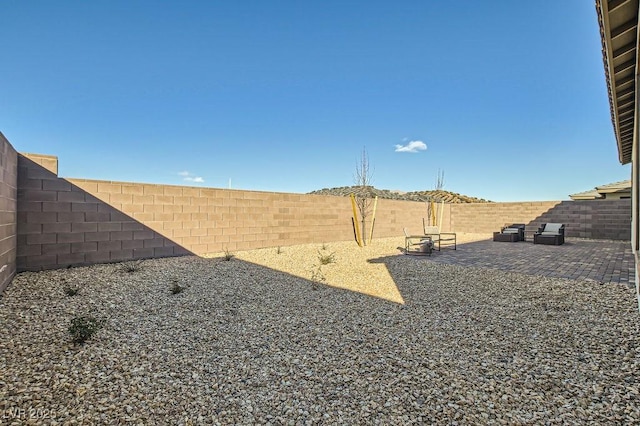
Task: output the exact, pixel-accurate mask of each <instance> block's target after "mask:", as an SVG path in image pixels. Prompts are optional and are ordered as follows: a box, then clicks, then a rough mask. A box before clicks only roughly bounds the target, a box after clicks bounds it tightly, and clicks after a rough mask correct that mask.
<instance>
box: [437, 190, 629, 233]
mask: <svg viewBox="0 0 640 426" xmlns="http://www.w3.org/2000/svg"><path fill="white" fill-rule="evenodd" d="M448 208H449V209H450V224H449V225H450V226H451V227H452V228H453V229H455V230H457V231H458V232H478V233H485V232H487V233H488V232H493V231H498V230H500V227H501V226H504V225H505V224H508V223H524V224H525V225H526V226H527V229H531V230H534V229H537V228H538V227H539V226H540V225H542V224H543V223H547V222H556V223H564V224H565V225H566V230H565V233H566V236H568V237H580V238H593V239H607V240H630V239H631V200H629V199H625V200H584V201H539V202H519V203H481V204H450V205H448Z"/></svg>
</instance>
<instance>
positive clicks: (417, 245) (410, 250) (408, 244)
mask: <svg viewBox="0 0 640 426" xmlns="http://www.w3.org/2000/svg"><path fill="white" fill-rule="evenodd" d="M402 230H403V231H404V254H415V255H428V256H431V253H432V252H433V240H432V239H431V237H430V236H428V235H411V234H410V233H409V232H408V231H407V228H402Z"/></svg>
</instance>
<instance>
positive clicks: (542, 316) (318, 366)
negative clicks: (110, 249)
mask: <svg viewBox="0 0 640 426" xmlns="http://www.w3.org/2000/svg"><path fill="white" fill-rule="evenodd" d="M398 246H402V240H401V239H397V238H396V239H382V240H376V241H374V244H372V245H371V246H368V247H365V248H358V247H356V246H355V244H354V243H330V244H327V247H325V248H323V247H321V245H317V244H316V245H305V246H296V247H284V248H282V249H281V250H280V253H277V251H276V249H275V248H273V249H264V250H256V251H251V252H240V253H235V254H236V256H235V257H234V258H233V259H232V260H231V261H225V260H224V259H223V258H222V257H215V256H214V257H212V258H197V257H182V258H172V259H156V260H148V261H145V262H143V263H142V264H141V265H140V267H139V269H138V270H137V271H135V272H131V273H129V272H125V271H124V267H123V265H120V264H112V265H96V266H92V267H87V268H75V269H69V270H58V271H47V272H39V273H21V274H19V275H18V276H17V277H16V278H15V280H14V282H13V284H12V285H11V286H10V287H9V288H8V289H7V290H6V292H5V293H4V294H3V295H2V296H1V298H0V329H1V330H2V333H3V338H2V340H1V341H0V410H1V411H0V414H2V421H1V423H2V424H5V423H6V424H24V423H27V422H29V421H30V422H31V424H121V423H130V424H144V425H146V424H178V425H191V424H273V425H280V424H403V425H404V424H431V423H435V424H478V423H482V424H541V423H542V424H589V423H591V424H633V423H639V422H640V404H639V403H638V401H639V383H640V380H639V379H640V349H639V336H640V321H639V315H638V312H637V305H636V301H635V295H634V292H633V290H631V289H629V288H627V287H626V286H622V285H615V284H599V283H595V282H590V281H584V282H579V281H570V280H564V279H551V278H546V277H532V276H525V275H519V274H515V273H505V272H500V271H492V270H487V269H482V268H463V267H457V266H451V265H442V264H435V263H433V262H429V261H428V259H416V258H412V257H410V256H403V255H398V250H397V247H398ZM323 251H326V252H329V253H334V254H335V260H336V261H335V263H331V264H327V265H323V266H321V272H322V274H323V276H324V278H325V279H324V280H318V279H316V282H315V283H314V284H313V285H312V282H311V281H310V278H311V276H312V274H311V271H312V270H313V269H314V268H317V267H318V265H317V264H318V256H319V253H322V252H323ZM316 278H317V275H316ZM174 281H176V282H178V283H179V284H180V285H181V286H184V287H185V290H184V291H183V292H182V293H179V294H175V295H174V294H172V293H171V286H172V284H173V282H174ZM68 284H72V285H76V286H77V287H78V288H79V292H78V294H77V295H75V296H67V295H66V294H65V292H64V287H65V285H68ZM79 315H92V316H94V317H96V318H99V319H104V320H105V321H106V322H105V324H104V326H103V328H102V329H101V330H99V331H98V333H97V334H96V335H95V336H93V337H92V338H91V339H89V340H88V341H87V342H86V343H85V344H84V345H74V344H73V343H72V342H71V338H70V335H69V333H68V331H67V329H68V327H69V324H70V320H71V319H72V318H73V317H75V316H79Z"/></svg>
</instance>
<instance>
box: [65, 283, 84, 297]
mask: <svg viewBox="0 0 640 426" xmlns="http://www.w3.org/2000/svg"><path fill="white" fill-rule="evenodd" d="M78 291H80V289H79V288H78V287H76V286H72V285H66V286H65V287H64V294H66V295H67V296H75V295H76V294H78Z"/></svg>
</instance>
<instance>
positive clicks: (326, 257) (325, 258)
mask: <svg viewBox="0 0 640 426" xmlns="http://www.w3.org/2000/svg"><path fill="white" fill-rule="evenodd" d="M318 260H319V261H320V264H321V265H328V264H330V263H335V262H336V257H335V253H329V254H326V253H320V252H318Z"/></svg>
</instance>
